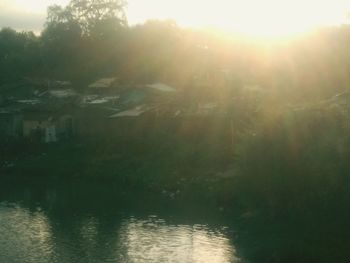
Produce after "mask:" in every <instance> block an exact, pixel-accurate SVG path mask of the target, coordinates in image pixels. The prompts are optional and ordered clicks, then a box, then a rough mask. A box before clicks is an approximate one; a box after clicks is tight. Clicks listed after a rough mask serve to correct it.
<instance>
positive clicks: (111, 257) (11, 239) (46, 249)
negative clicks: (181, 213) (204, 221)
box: [0, 202, 239, 263]
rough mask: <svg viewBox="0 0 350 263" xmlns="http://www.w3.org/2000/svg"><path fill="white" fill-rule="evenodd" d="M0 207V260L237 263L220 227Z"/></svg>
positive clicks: (8, 205) (150, 218)
mask: <svg viewBox="0 0 350 263" xmlns="http://www.w3.org/2000/svg"><path fill="white" fill-rule="evenodd" d="M34 210H35V211H32V209H31V210H29V209H28V208H24V207H21V206H20V205H18V204H11V203H7V202H2V203H0V262H6V263H17V262H18V263H22V262H25V263H32V262H33V263H34V262H35V263H41V262H42V263H46V262H50V263H51V262H60V263H61V262H63V263H65V262H84V263H85V262H181V263H186V262H189V263H190V262H194V263H196V262H210V263H216V262H220V263H221V262H238V261H239V260H238V258H237V256H236V252H235V248H234V247H233V244H232V243H231V241H230V239H229V237H228V235H227V231H228V229H227V228H225V227H209V226H206V225H199V224H193V225H190V224H175V223H169V222H166V221H165V220H163V219H161V218H159V217H157V216H146V217H144V218H136V217H133V216H127V215H124V216H121V215H120V214H119V215H116V214H112V213H111V214H109V215H104V216H103V217H96V216H92V215H88V214H80V215H79V214H71V215H54V216H53V215H50V213H49V211H45V210H42V209H41V208H40V207H38V208H36V209H34Z"/></svg>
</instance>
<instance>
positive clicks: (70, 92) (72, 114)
mask: <svg viewBox="0 0 350 263" xmlns="http://www.w3.org/2000/svg"><path fill="white" fill-rule="evenodd" d="M216 108H217V103H216V102H208V103H197V104H196V105H195V106H194V105H193V103H191V105H189V104H186V98H185V97H184V95H183V94H182V93H181V92H180V91H179V90H178V89H177V88H175V87H173V86H170V85H167V84H164V83H160V82H159V83H152V84H144V85H122V84H120V83H119V82H118V79H117V78H103V79H99V80H97V81H96V82H94V83H91V84H90V85H88V86H87V87H86V88H85V89H84V92H77V91H76V89H74V88H73V87H72V84H71V83H70V82H68V81H52V80H50V81H47V80H45V81H35V80H23V81H21V82H19V83H16V84H15V85H9V86H8V87H5V88H4V87H2V90H1V95H0V138H1V139H2V140H4V139H21V138H27V139H30V140H36V141H41V142H45V143H51V142H57V141H60V140H65V139H69V138H72V137H74V136H95V135H102V134H103V133H106V132H107V131H109V132H111V131H113V132H116V133H118V132H119V133H128V132H129V131H130V125H131V124H130V123H143V124H145V123H151V121H150V120H151V119H153V120H154V118H158V119H174V118H180V117H181V116H186V115H191V114H192V115H194V114H207V113H209V112H212V111H214V110H215V109H216ZM135 120H138V121H135ZM139 120H140V121H139ZM140 129H141V128H140Z"/></svg>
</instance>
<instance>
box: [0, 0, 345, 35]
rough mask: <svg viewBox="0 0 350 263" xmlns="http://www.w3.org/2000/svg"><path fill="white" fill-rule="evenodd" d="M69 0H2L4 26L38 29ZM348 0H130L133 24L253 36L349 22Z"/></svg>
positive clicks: (0, 22)
mask: <svg viewBox="0 0 350 263" xmlns="http://www.w3.org/2000/svg"><path fill="white" fill-rule="evenodd" d="M67 3H68V1H67V0H3V1H1V3H0V27H5V26H10V27H13V28H15V29H18V30H34V31H40V30H41V29H42V26H43V23H44V21H45V16H46V8H47V6H49V5H52V4H58V5H65V4H67ZM349 10H350V2H349V1H346V0H338V1H331V0H324V1H316V0H309V1H302V0H294V1H290V0H266V1H258V0H234V1H230V0H217V1H200V0H191V1H188V0H178V1H173V0H148V1H144V0H130V1H128V8H127V16H128V20H129V23H130V24H136V23H142V22H144V21H146V20H148V19H174V20H176V22H177V23H178V24H179V25H181V26H189V27H214V28H219V29H221V30H225V31H234V32H239V33H244V34H247V35H253V36H284V35H290V34H295V33H300V32H304V31H306V30H309V29H311V28H314V27H317V26H323V25H334V24H341V23H344V22H345V21H346V17H347V15H346V14H347V12H348V11H349Z"/></svg>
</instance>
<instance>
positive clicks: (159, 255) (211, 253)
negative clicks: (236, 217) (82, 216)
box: [118, 217, 237, 263]
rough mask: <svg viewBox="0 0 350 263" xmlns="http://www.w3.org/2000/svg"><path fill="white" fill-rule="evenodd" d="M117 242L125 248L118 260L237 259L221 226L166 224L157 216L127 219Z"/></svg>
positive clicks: (234, 260)
mask: <svg viewBox="0 0 350 263" xmlns="http://www.w3.org/2000/svg"><path fill="white" fill-rule="evenodd" d="M223 230H224V229H223ZM118 243H119V244H118V250H119V251H125V252H126V253H125V254H124V255H123V256H122V257H121V258H120V261H121V262H129V261H131V262H210V263H216V262H237V260H236V258H235V251H234V248H233V247H232V245H231V243H230V241H229V239H228V238H227V237H225V235H224V234H223V232H221V231H220V230H218V231H211V230H210V229H208V228H207V227H206V226H203V225H193V226H189V225H168V224H166V222H165V221H164V220H161V219H158V218H157V217H149V218H148V219H147V220H137V219H135V218H131V219H128V220H126V221H125V222H124V223H123V225H122V227H121V228H120V238H119V240H118Z"/></svg>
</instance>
